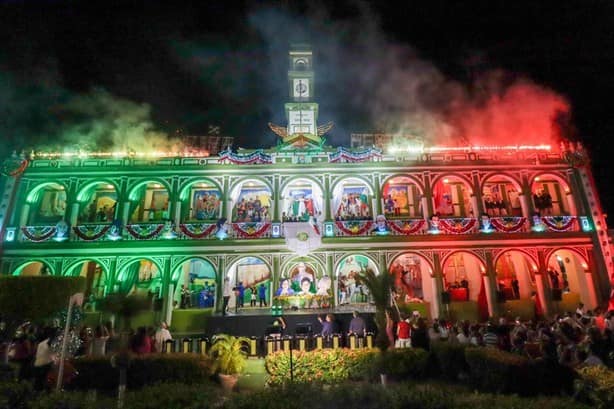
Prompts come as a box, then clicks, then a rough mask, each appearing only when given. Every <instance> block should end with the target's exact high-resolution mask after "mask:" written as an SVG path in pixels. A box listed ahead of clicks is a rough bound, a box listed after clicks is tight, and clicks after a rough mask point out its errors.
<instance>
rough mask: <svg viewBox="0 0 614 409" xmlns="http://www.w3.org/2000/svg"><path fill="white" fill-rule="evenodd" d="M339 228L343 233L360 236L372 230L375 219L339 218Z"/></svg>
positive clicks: (337, 222) (337, 223)
mask: <svg viewBox="0 0 614 409" xmlns="http://www.w3.org/2000/svg"><path fill="white" fill-rule="evenodd" d="M335 224H336V225H337V228H338V229H339V230H341V231H342V232H343V233H345V234H347V235H349V236H360V235H363V234H365V233H366V232H367V231H369V230H371V226H373V221H371V220H367V221H356V220H352V221H341V220H338V221H336V222H335Z"/></svg>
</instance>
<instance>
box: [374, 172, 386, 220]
mask: <svg viewBox="0 0 614 409" xmlns="http://www.w3.org/2000/svg"><path fill="white" fill-rule="evenodd" d="M374 182H375V186H374V189H373V200H372V201H371V202H372V204H371V208H372V211H373V214H372V215H371V216H372V219H373V220H374V221H375V218H376V217H377V215H378V214H383V208H382V190H381V189H382V181H381V177H380V174H379V173H376V174H375V175H374Z"/></svg>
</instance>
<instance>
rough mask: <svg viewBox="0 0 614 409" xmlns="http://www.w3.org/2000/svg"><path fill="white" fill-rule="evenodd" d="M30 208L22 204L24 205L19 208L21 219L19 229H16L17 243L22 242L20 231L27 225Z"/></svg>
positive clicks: (27, 204) (26, 204) (28, 205)
mask: <svg viewBox="0 0 614 409" xmlns="http://www.w3.org/2000/svg"><path fill="white" fill-rule="evenodd" d="M30 208H31V206H30V204H29V203H24V205H23V206H21V218H20V219H19V227H18V228H17V237H16V239H17V240H19V241H23V232H22V231H21V228H22V227H25V226H27V225H28V219H29V218H30Z"/></svg>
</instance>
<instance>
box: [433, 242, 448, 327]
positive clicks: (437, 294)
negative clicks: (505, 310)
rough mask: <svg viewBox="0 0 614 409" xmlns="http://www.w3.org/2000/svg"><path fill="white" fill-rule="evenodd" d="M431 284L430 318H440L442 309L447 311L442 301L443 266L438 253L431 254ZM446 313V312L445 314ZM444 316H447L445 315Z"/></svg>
mask: <svg viewBox="0 0 614 409" xmlns="http://www.w3.org/2000/svg"><path fill="white" fill-rule="evenodd" d="M431 283H432V285H433V302H432V305H431V314H432V318H442V314H443V313H444V311H445V312H446V313H447V312H448V311H446V309H445V306H444V305H443V303H442V299H441V293H442V292H443V290H444V288H443V266H442V265H441V257H440V256H439V254H437V253H435V254H433V276H432V278H431ZM446 315H448V314H446ZM446 318H449V317H447V316H446Z"/></svg>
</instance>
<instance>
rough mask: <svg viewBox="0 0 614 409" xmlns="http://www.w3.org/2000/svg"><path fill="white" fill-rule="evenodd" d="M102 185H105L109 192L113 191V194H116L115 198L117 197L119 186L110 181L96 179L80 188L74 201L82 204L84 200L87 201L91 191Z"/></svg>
mask: <svg viewBox="0 0 614 409" xmlns="http://www.w3.org/2000/svg"><path fill="white" fill-rule="evenodd" d="M102 184H106V185H107V187H108V186H111V187H108V190H111V188H112V189H113V190H114V191H115V193H116V194H117V196H118V197H119V186H118V185H117V183H116V182H115V181H114V180H112V179H97V180H94V181H91V182H88V183H87V184H86V185H85V186H83V187H81V188H80V189H79V191H78V192H77V197H76V201H77V202H80V203H83V202H85V201H86V200H88V199H89V197H90V195H91V194H92V193H93V192H92V191H91V190H92V189H93V188H95V187H97V186H99V185H102Z"/></svg>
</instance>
